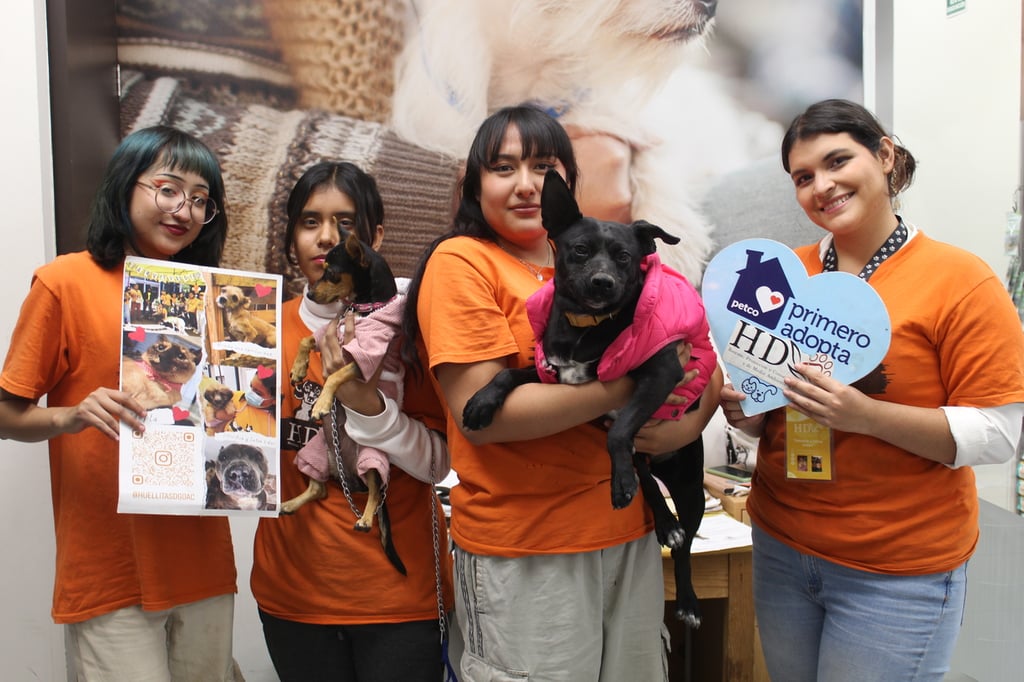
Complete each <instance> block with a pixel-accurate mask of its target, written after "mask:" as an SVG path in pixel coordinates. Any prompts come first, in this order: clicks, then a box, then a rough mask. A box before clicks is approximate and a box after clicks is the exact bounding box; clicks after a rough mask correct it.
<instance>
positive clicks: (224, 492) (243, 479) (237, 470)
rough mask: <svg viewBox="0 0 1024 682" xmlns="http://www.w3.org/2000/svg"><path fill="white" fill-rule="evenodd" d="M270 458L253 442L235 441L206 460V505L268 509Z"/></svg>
mask: <svg viewBox="0 0 1024 682" xmlns="http://www.w3.org/2000/svg"><path fill="white" fill-rule="evenodd" d="M268 473H269V470H268V467H267V458H266V456H265V455H264V454H263V451H262V450H260V449H259V448H256V447H253V446H251V445H244V444H241V443H232V444H231V445H227V446H225V447H222V448H221V449H220V452H219V453H217V459H216V460H210V461H207V462H206V508H207V509H250V510H253V509H255V510H261V511H262V510H266V509H269V505H268V504H267V492H266V490H265V489H264V486H265V485H266V481H267V474H268Z"/></svg>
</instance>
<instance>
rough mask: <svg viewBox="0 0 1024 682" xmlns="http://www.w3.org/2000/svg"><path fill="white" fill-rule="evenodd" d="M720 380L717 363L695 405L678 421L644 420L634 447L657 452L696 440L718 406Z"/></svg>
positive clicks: (720, 374) (720, 373) (676, 447)
mask: <svg viewBox="0 0 1024 682" xmlns="http://www.w3.org/2000/svg"><path fill="white" fill-rule="evenodd" d="M722 381H723V379H722V370H721V369H720V368H718V367H716V368H715V371H714V373H713V374H712V375H711V379H710V380H709V381H708V385H707V387H706V388H705V389H704V393H702V394H701V397H700V405H699V406H698V407H697V409H695V410H693V411H692V412H687V413H686V414H684V415H683V417H682V419H679V420H677V421H669V420H654V421H651V422H649V423H648V424H646V425H645V426H644V427H643V428H642V429H640V431H639V432H638V433H637V434H636V438H635V439H634V441H633V442H634V444H635V446H636V449H637V451H638V452H646V453H648V454H651V455H660V454H663V453H666V452H672V451H674V450H678V449H679V448H681V447H683V446H684V445H689V444H690V443H692V442H693V441H695V440H697V438H698V437H699V436H700V435H701V433H702V432H703V431H704V428H705V427H706V426H707V425H708V422H709V421H711V417H712V416H713V415H714V414H715V410H716V409H718V396H719V392H720V391H721V390H722Z"/></svg>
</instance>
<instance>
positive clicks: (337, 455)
mask: <svg viewBox="0 0 1024 682" xmlns="http://www.w3.org/2000/svg"><path fill="white" fill-rule="evenodd" d="M330 415H331V425H330V432H331V445H332V447H333V449H334V463H335V464H336V465H337V467H338V482H339V483H341V490H342V492H343V493H345V499H346V500H347V501H348V506H349V509H351V510H352V513H353V514H354V515H355V517H356V520H357V521H358V520H359V519H361V518H362V517H363V513H362V512H361V511H359V507H357V506H356V503H355V500H353V499H352V490H351V489H350V488H349V486H348V476H346V471H345V464H344V462H343V461H342V457H341V437H340V436H339V435H338V401H334V402H333V403H331V412H330ZM325 428H326V426H325ZM387 494H388V486H387V484H386V483H384V482H383V481H382V482H381V486H380V505H379V506H378V507H377V513H378V514H379V513H380V509H381V507H383V506H384V500H386V499H387ZM435 544H436V541H435Z"/></svg>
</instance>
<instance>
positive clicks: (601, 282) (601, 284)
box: [590, 272, 615, 291]
mask: <svg viewBox="0 0 1024 682" xmlns="http://www.w3.org/2000/svg"><path fill="white" fill-rule="evenodd" d="M590 284H591V286H593V287H594V288H595V289H599V290H605V291H607V290H610V289H612V288H613V287H614V286H615V278H614V277H612V276H611V275H608V274H605V273H603V272H602V273H598V274H596V275H594V276H593V277H591V278H590Z"/></svg>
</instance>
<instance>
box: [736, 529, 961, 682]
mask: <svg viewBox="0 0 1024 682" xmlns="http://www.w3.org/2000/svg"><path fill="white" fill-rule="evenodd" d="M908 541H910V542H912V541H913V539H912V538H908ZM753 542H754V607H755V609H756V611H757V622H758V627H759V629H760V632H761V644H762V646H763V648H764V657H765V662H766V664H767V667H768V674H769V675H770V676H771V679H772V680H779V681H780V682H815V681H820V682H847V681H849V682H872V681H873V680H877V681H879V682H881V681H884V682H902V681H910V680H913V681H915V682H919V681H922V680H935V681H940V680H942V678H943V676H944V675H945V673H946V671H947V670H948V669H949V659H950V657H951V656H952V655H953V646H954V645H955V644H956V638H957V635H958V634H959V633H960V625H961V621H962V619H963V613H964V601H965V598H966V595H967V564H966V563H965V564H964V565H962V566H960V567H958V568H957V569H955V570H952V571H946V572H943V573H932V574H929V575H912V576H902V575H883V574H880V573H869V572H867V571H861V570H857V569H853V568H848V567H846V566H840V565H838V564H834V563H832V562H830V561H825V560H824V559H821V558H818V557H815V556H810V555H807V554H801V553H800V552H798V551H796V550H794V549H792V548H791V547H789V546H788V545H785V544H783V543H781V542H779V541H778V540H776V539H775V538H773V537H772V536H770V535H768V534H767V533H765V532H764V531H761V530H760V529H758V528H757V526H754V529H753Z"/></svg>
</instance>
